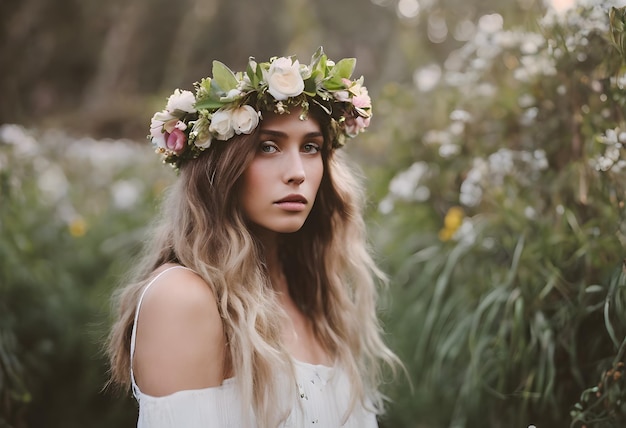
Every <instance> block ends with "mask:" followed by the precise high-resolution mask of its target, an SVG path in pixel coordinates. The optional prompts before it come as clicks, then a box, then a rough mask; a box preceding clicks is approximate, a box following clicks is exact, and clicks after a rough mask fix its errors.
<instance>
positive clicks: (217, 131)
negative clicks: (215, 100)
mask: <svg viewBox="0 0 626 428" xmlns="http://www.w3.org/2000/svg"><path fill="white" fill-rule="evenodd" d="M232 122H233V120H232V110H222V109H220V110H218V111H216V112H215V113H213V117H211V125H210V126H209V132H211V134H213V135H215V138H217V139H218V140H222V141H225V140H228V139H229V138H231V137H232V136H233V135H235V130H234V128H233V125H232Z"/></svg>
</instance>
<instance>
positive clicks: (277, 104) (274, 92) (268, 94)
mask: <svg viewBox="0 0 626 428" xmlns="http://www.w3.org/2000/svg"><path fill="white" fill-rule="evenodd" d="M355 63H356V60H355V59H354V58H344V59H342V60H341V61H339V62H337V63H335V62H333V61H331V60H329V59H328V58H327V57H326V55H325V54H324V52H323V50H322V48H319V49H318V50H317V52H315V54H314V55H313V57H312V59H311V64H310V65H308V66H307V65H303V64H300V63H299V62H298V60H297V59H296V58H295V57H289V58H285V57H281V58H276V57H275V58H271V59H270V60H269V62H261V63H257V62H256V61H255V60H254V58H250V60H249V61H248V66H247V68H246V71H245V72H237V73H234V72H233V71H231V70H230V69H229V68H228V67H227V66H225V65H224V64H222V63H221V62H219V61H214V62H213V77H212V78H211V77H207V78H204V79H202V80H201V81H200V82H196V83H195V84H194V86H195V89H196V94H195V95H194V94H193V93H192V92H190V91H185V90H182V91H181V90H180V89H176V90H175V91H174V93H173V94H172V95H170V97H169V98H168V100H167V105H166V106H165V110H162V111H160V112H157V113H155V114H154V116H153V117H152V120H151V123H150V135H149V136H148V138H149V139H150V140H151V141H152V144H153V145H154V146H155V147H156V152H157V153H159V154H161V155H162V157H163V161H164V162H165V163H169V164H171V165H172V166H174V167H176V168H178V167H179V166H180V165H181V163H182V162H183V161H185V160H187V159H195V158H197V157H198V156H199V155H200V153H202V151H203V150H206V149H208V148H209V147H210V146H211V144H212V142H213V141H214V140H219V141H226V140H228V139H230V138H231V137H233V136H234V135H235V134H238V135H239V134H250V133H252V132H253V131H254V130H255V129H256V127H257V126H258V124H259V120H260V119H261V111H273V112H275V113H279V114H283V113H289V107H290V106H296V107H300V108H301V109H302V110H301V111H302V112H301V114H300V119H301V120H304V119H306V117H307V113H308V110H309V107H310V103H314V104H316V105H318V106H319V107H321V109H322V110H323V111H324V112H325V113H327V114H328V115H329V116H330V119H331V120H330V127H331V130H330V131H331V132H330V135H331V139H332V145H333V147H335V148H336V147H341V146H343V145H344V143H345V138H346V137H354V136H356V135H357V134H358V133H359V132H361V131H363V130H365V128H367V127H368V126H369V123H370V118H371V116H372V102H371V99H370V97H369V95H368V93H367V88H366V87H365V86H363V77H361V78H359V79H356V80H351V76H352V72H353V70H354V66H355Z"/></svg>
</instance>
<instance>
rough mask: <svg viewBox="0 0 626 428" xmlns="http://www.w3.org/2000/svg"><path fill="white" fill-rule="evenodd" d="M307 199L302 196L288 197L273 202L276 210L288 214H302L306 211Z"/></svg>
mask: <svg viewBox="0 0 626 428" xmlns="http://www.w3.org/2000/svg"><path fill="white" fill-rule="evenodd" d="M307 203H308V201H307V199H306V198H305V197H304V196H302V195H296V194H293V195H288V196H285V197H284V198H282V199H280V200H278V201H276V202H274V205H276V206H277V207H278V208H280V209H281V210H283V211H284V212H288V213H299V212H304V211H306V209H307Z"/></svg>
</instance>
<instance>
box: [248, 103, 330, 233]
mask: <svg viewBox="0 0 626 428" xmlns="http://www.w3.org/2000/svg"><path fill="white" fill-rule="evenodd" d="M299 115H300V111H299V110H298V109H292V111H291V112H290V113H289V114H286V113H285V114H274V113H265V114H264V115H263V120H262V121H261V123H260V125H259V126H260V129H259V138H258V140H257V142H256V144H257V147H256V153H255V156H254V159H253V160H252V162H251V163H250V165H249V166H248V168H247V169H246V171H245V172H244V174H243V177H242V180H243V181H242V183H243V186H242V192H241V206H242V208H243V212H244V214H245V216H246V218H247V219H248V220H249V221H251V222H252V223H254V224H255V225H257V226H260V227H262V228H263V229H266V230H269V231H273V232H278V233H290V232H296V231H297V230H299V229H300V228H301V227H302V225H303V224H304V221H305V220H306V218H307V216H308V215H309V213H310V212H311V209H312V208H313V203H314V202H315V197H316V196H317V191H318V189H319V187H320V183H321V181H322V175H323V173H324V164H323V161H322V151H321V149H322V146H323V144H324V137H323V135H322V132H321V129H320V126H319V124H318V123H317V122H316V121H315V119H313V118H312V117H311V116H310V115H309V117H308V118H307V119H306V120H300V119H299Z"/></svg>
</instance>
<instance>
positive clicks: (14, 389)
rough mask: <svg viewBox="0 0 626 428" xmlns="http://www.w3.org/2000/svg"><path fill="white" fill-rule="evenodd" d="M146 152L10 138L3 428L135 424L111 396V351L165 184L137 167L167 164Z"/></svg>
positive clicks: (3, 248)
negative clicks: (113, 311)
mask: <svg viewBox="0 0 626 428" xmlns="http://www.w3.org/2000/svg"><path fill="white" fill-rule="evenodd" d="M144 149H146V148H142V150H141V152H140V150H139V149H135V148H134V144H133V143H131V142H121V141H120V142H114V141H100V142H97V141H93V140H90V139H78V140H76V139H71V138H69V137H68V136H65V135H62V134H58V133H47V134H35V136H33V135H31V134H29V133H27V132H26V131H24V130H23V129H22V128H20V127H17V126H3V127H1V128H0V237H1V239H0V338H1V340H0V399H1V400H0V403H1V406H2V408H1V409H0V410H1V411H0V426H14V427H22V426H64V427H74V426H75V427H79V426H93V427H100V426H101V427H105V426H115V425H118V424H120V423H122V422H123V421H124V420H126V424H130V423H131V422H132V420H133V419H134V418H135V417H136V415H135V412H134V409H133V406H132V402H131V401H130V400H128V399H125V400H115V396H114V395H113V394H111V393H108V394H105V393H104V392H103V391H102V388H103V386H104V384H105V381H106V360H105V358H104V356H103V353H102V350H101V346H102V341H103V337H104V336H105V334H106V332H107V328H108V316H109V304H108V303H109V300H110V295H111V290H112V289H113V287H115V285H116V283H117V281H118V280H119V275H120V273H121V270H122V269H124V268H126V267H127V266H125V265H124V260H127V258H128V257H130V256H131V255H132V254H134V253H135V252H136V250H137V248H138V244H139V241H140V239H141V231H142V228H143V227H144V226H145V225H146V223H147V222H148V221H149V216H150V213H151V211H153V209H152V206H153V200H154V192H155V191H159V190H158V189H160V188H162V185H163V183H162V182H163V179H159V178H158V176H157V175H156V173H155V172H154V171H157V170H156V168H154V167H155V166H156V167H157V168H159V170H158V171H159V172H160V173H162V171H161V169H162V167H161V166H160V165H158V162H153V163H152V165H151V164H150V163H148V162H145V163H142V162H138V161H137V159H141V158H142V156H143V158H145V159H149V160H150V161H156V159H152V158H151V157H150V156H146V154H148V155H149V153H150V150H149V149H148V150H144ZM140 153H141V155H140ZM136 174H143V177H144V178H145V180H146V181H145V183H143V182H141V183H140V182H136V181H132V180H133V179H130V178H128V177H134V176H135V175H136ZM150 180H152V183H154V187H146V186H145V184H147V183H150ZM68 414H71V419H69V418H68ZM57 423H58V425H55V424H57Z"/></svg>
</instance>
